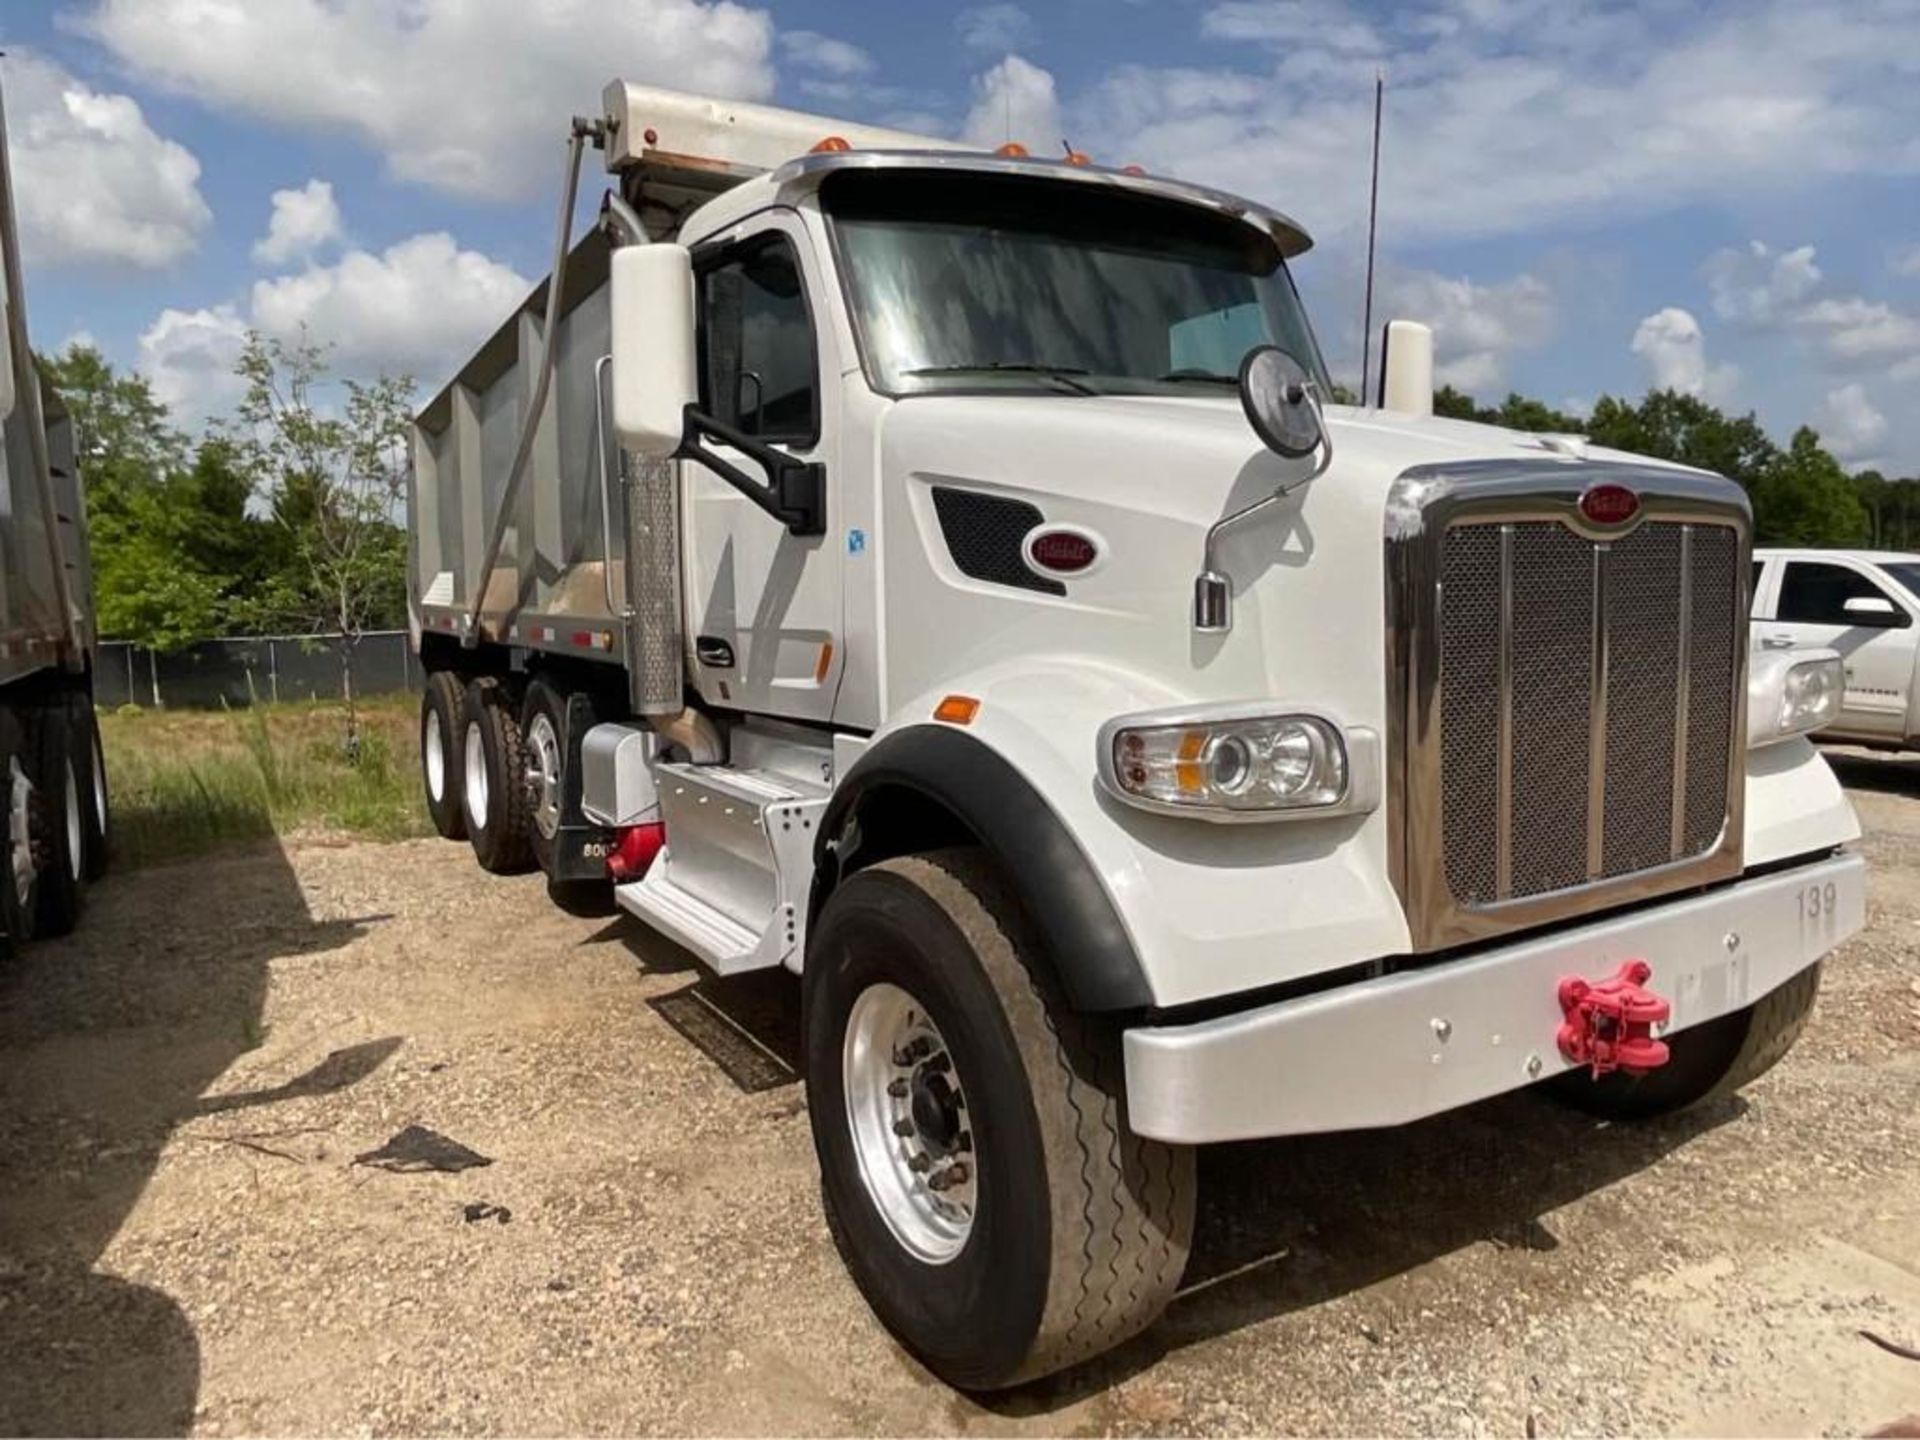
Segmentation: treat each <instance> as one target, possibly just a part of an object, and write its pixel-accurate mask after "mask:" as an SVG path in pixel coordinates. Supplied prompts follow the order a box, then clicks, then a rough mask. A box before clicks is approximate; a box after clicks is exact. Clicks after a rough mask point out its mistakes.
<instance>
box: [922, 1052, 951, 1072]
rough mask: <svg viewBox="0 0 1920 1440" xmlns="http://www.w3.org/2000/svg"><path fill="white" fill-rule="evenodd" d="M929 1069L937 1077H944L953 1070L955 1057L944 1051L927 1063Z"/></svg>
mask: <svg viewBox="0 0 1920 1440" xmlns="http://www.w3.org/2000/svg"><path fill="white" fill-rule="evenodd" d="M927 1069H929V1070H931V1071H933V1072H934V1074H936V1075H944V1074H946V1073H947V1072H948V1071H949V1070H951V1069H953V1057H952V1056H951V1055H949V1054H947V1052H946V1051H944V1050H942V1051H941V1052H940V1053H939V1054H938V1055H936V1056H934V1057H933V1058H932V1059H931V1060H929V1061H927Z"/></svg>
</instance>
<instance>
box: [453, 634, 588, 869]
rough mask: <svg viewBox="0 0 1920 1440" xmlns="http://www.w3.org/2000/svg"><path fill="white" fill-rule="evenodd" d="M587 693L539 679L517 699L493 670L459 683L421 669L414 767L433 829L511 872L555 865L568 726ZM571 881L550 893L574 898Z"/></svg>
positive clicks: (578, 722) (566, 801)
mask: <svg viewBox="0 0 1920 1440" xmlns="http://www.w3.org/2000/svg"><path fill="white" fill-rule="evenodd" d="M594 714H595V712H594V707H593V704H592V702H591V700H590V699H588V698H587V697H584V696H580V695H568V694H566V693H564V692H563V691H561V690H559V689H558V688H556V687H555V686H553V685H551V684H549V683H548V682H547V681H545V680H534V681H532V682H531V683H530V684H528V685H527V687H526V690H525V695H524V698H523V697H522V696H521V695H520V694H519V693H517V691H516V690H515V688H514V687H513V686H511V685H510V683H509V682H508V681H507V680H506V679H503V678H502V677H499V676H492V675H483V676H479V677H477V678H475V679H472V680H469V681H465V682H463V681H462V680H461V679H460V677H459V676H457V675H455V674H453V673H452V672H451V671H445V670H440V671H435V672H434V673H433V674H431V675H429V676H428V677H427V686H426V692H425V694H424V695H423V696H422V697H421V704H420V770H421V780H422V783H423V786H424V788H425V790H426V798H427V811H428V813H429V815H430V816H431V817H432V819H433V826H434V829H435V830H436V831H438V832H439V834H441V835H442V836H444V837H445V838H447V839H449V840H461V839H464V840H468V841H470V842H471V843H472V846H473V853H474V858H475V859H477V860H478V861H479V862H480V865H481V868H482V869H485V870H488V871H491V872H492V873H494V874H496V875H516V874H521V873H524V872H525V871H528V870H531V869H533V868H535V867H536V866H537V867H538V868H539V869H541V870H544V871H546V872H547V874H548V875H549V876H552V875H554V874H555V873H556V870H557V866H558V844H559V836H560V832H561V828H562V823H563V820H564V818H565V816H566V814H567V813H568V811H569V808H570V807H571V806H572V805H573V804H574V797H573V796H572V794H571V792H570V786H571V785H572V784H574V777H572V776H571V773H570V772H571V766H572V763H573V762H572V756H573V754H574V751H575V748H576V746H575V741H576V738H577V737H576V736H575V731H576V730H579V729H581V728H582V727H584V726H590V725H591V723H592V721H593V718H594ZM581 884H582V882H579V881H556V882H555V897H556V899H558V900H562V901H568V900H573V899H575V898H576V895H575V892H576V891H577V890H578V889H579V888H580V886H581Z"/></svg>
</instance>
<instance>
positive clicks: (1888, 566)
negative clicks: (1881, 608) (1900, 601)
mask: <svg viewBox="0 0 1920 1440" xmlns="http://www.w3.org/2000/svg"><path fill="white" fill-rule="evenodd" d="M1880 568H1881V569H1882V570H1884V571H1886V572H1887V574H1889V575H1891V576H1892V577H1893V578H1894V579H1895V580H1896V581H1898V582H1899V584H1900V587H1901V589H1903V590H1905V591H1906V592H1907V593H1908V594H1909V595H1911V596H1913V597H1914V599H1916V600H1920V564H1916V563H1914V562H1913V561H1911V560H1889V561H1886V562H1884V563H1882V564H1881V566H1880Z"/></svg>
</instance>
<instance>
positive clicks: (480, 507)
mask: <svg viewBox="0 0 1920 1440" xmlns="http://www.w3.org/2000/svg"><path fill="white" fill-rule="evenodd" d="M608 254H609V249H608V242H607V241H606V239H605V238H604V237H603V236H602V235H601V234H600V232H598V231H594V232H592V233H590V234H589V235H588V236H587V237H586V238H585V239H584V240H582V241H580V242H579V244H578V245H576V246H575V247H574V249H573V253H572V256H571V258H570V259H569V261H568V265H567V275H566V282H565V285H564V286H563V288H562V294H561V297H560V315H559V320H558V322H557V324H556V326H555V343H556V346H557V350H556V355H555V362H554V376H553V382H552V385H551V387H550V388H549V390H548V394H547V400H546V404H545V406H544V407H543V410H544V413H543V414H542V415H541V417H540V424H539V427H538V429H537V430H536V432H535V435H534V438H533V448H532V450H531V451H530V453H529V455H528V461H527V473H526V475H525V477H524V478H523V480H522V482H521V484H520V486H519V488H518V491H517V492H516V494H515V495H514V503H513V511H512V514H511V516H510V518H509V522H508V528H507V531H506V538H505V540H504V541H503V543H502V544H501V547H500V554H499V559H498V561H497V562H496V564H495V565H494V568H493V573H492V575H491V576H490V577H488V582H487V584H486V586H485V596H486V603H485V605H484V606H483V607H482V617H481V638H483V639H486V640H493V641H501V642H511V643H515V644H525V645H531V646H533V647H535V648H539V649H552V650H560V651H566V652H572V653H577V654H582V655H587V656H593V657H596V658H600V659H607V658H610V657H613V656H615V655H616V654H617V649H618V645H617V642H618V633H617V632H618V631H619V629H620V626H621V621H620V615H621V612H622V610H623V609H624V592H623V582H622V578H621V573H620V572H621V558H622V555H623V553H624V552H623V548H622V545H621V539H620V534H619V532H620V530H621V527H622V517H621V512H620V499H619V494H618V489H617V485H616V484H615V483H614V481H613V478H612V475H613V474H617V469H616V467H615V466H614V465H613V464H612V461H611V457H612V455H613V453H614V452H613V451H612V450H611V449H610V448H608V447H610V446H611V443H612V442H611V437H610V436H609V435H608V434H607V433H606V429H605V407H604V406H603V405H601V404H600V403H599V379H600V377H599V375H598V369H599V365H600V360H601V358H602V357H603V356H605V355H606V354H607V348H608V330H607V325H608V309H607V256H608ZM546 295H547V286H546V283H545V282H542V283H541V284H540V285H539V286H538V287H537V288H536V289H535V290H534V292H533V293H532V294H531V295H529V296H528V297H527V299H526V301H525V302H524V303H523V304H522V305H521V307H520V308H519V309H518V310H517V311H515V312H514V314H512V315H511V316H509V317H508V318H507V320H506V322H505V323H504V324H502V325H501V326H500V328H499V329H497V330H496V331H494V333H493V335H492V336H491V337H490V338H489V339H488V340H487V342H486V343H485V344H484V345H482V346H481V347H480V349H479V351H478V353H476V354H475V355H474V357H473V358H472V359H471V360H469V361H468V362H467V363H466V365H465V367H464V368H462V369H461V371H460V373H459V375H457V376H456V377H455V378H454V380H453V382H452V383H451V384H449V385H448V386H447V387H446V388H445V389H444V390H442V391H441V392H440V393H439V394H438V395H436V396H435V397H434V398H433V400H432V401H431V402H429V403H428V404H427V406H426V407H425V408H424V409H423V410H422V411H421V412H420V413H419V415H418V416H417V417H416V419H415V422H414V445H413V478H412V490H411V493H410V494H409V496H408V517H409V526H410V528H411V531H412V574H411V595H412V599H413V606H414V612H415V619H416V623H417V624H418V625H419V626H420V627H421V628H422V629H424V630H425V631H427V632H435V631H438V632H443V633H447V634H461V633H463V630H464V626H465V621H466V617H467V615H468V613H469V612H470V611H471V609H472V606H473V601H474V597H475V596H476V595H477V594H479V593H481V586H480V579H479V575H478V573H477V572H478V569H479V566H480V564H481V562H482V561H483V560H484V559H485V557H486V550H487V541H488V538H489V536H490V534H491V531H492V527H493V523H494V517H495V516H496V515H497V514H498V513H499V510H500V502H501V498H502V496H503V495H504V494H505V491H506V486H507V477H508V474H509V472H510V471H511V470H512V467H513V458H514V452H515V450H516V448H517V447H518V446H519V443H520V431H521V427H522V426H523V425H524V424H525V422H526V418H527V413H528V407H529V406H530V405H531V403H532V401H533V395H534V390H535V387H536V382H537V379H538V371H539V365H540V356H541V346H542V344H543V339H542V335H541V325H542V320H543V317H544V315H545V312H546ZM603 459H605V461H606V469H607V471H608V472H612V473H610V474H608V475H607V476H606V483H604V484H603V468H602V467H603Z"/></svg>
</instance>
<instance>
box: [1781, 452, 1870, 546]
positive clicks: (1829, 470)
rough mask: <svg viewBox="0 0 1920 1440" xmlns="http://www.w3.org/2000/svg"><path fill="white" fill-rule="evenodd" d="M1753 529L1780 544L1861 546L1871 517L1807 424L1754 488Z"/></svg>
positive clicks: (1843, 472) (1848, 480)
mask: <svg viewBox="0 0 1920 1440" xmlns="http://www.w3.org/2000/svg"><path fill="white" fill-rule="evenodd" d="M1753 501H1754V504H1753V510H1754V529H1755V530H1756V531H1757V532H1758V533H1759V536H1760V538H1761V539H1762V540H1764V541H1767V542H1769V543H1772V544H1776V545H1858V544H1860V543H1862V542H1863V541H1865V540H1866V538H1867V532H1868V517H1867V512H1866V510H1865V508H1864V507H1863V506H1862V505H1861V504H1860V498H1859V496H1858V495H1856V494H1855V493H1854V489H1853V483H1852V481H1851V480H1850V479H1849V478H1848V476H1847V472H1846V471H1845V470H1843V469H1841V468H1840V462H1839V461H1838V460H1836V459H1834V458H1833V456H1832V455H1830V454H1829V453H1827V450H1826V449H1825V447H1823V446H1822V445H1821V444H1820V437H1819V435H1818V434H1816V433H1815V432H1814V431H1813V430H1812V429H1811V428H1810V427H1809V426H1806V425H1802V426H1801V427H1800V428H1799V429H1798V430H1796V431H1794V432H1793V441H1792V443H1791V444H1790V445H1788V447H1787V449H1786V451H1785V453H1784V454H1777V455H1776V457H1775V459H1774V463H1773V464H1772V465H1771V466H1769V467H1768V470H1767V472H1766V474H1765V475H1763V476H1762V477H1761V479H1760V482H1759V484H1758V485H1757V486H1756V487H1754V497H1753Z"/></svg>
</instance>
